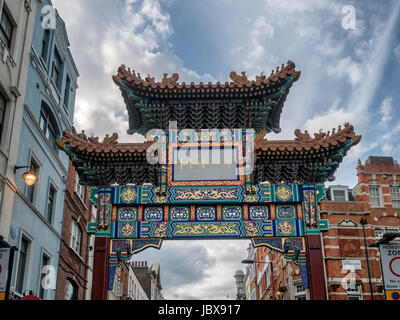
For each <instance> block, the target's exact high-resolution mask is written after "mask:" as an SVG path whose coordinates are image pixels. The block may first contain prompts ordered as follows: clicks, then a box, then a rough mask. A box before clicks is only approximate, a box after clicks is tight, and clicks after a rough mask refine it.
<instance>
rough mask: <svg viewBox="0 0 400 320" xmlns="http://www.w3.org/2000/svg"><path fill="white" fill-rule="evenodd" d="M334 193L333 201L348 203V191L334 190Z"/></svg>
mask: <svg viewBox="0 0 400 320" xmlns="http://www.w3.org/2000/svg"><path fill="white" fill-rule="evenodd" d="M332 191H333V201H346V191H345V190H339V189H336V190H335V189H334V190H332Z"/></svg>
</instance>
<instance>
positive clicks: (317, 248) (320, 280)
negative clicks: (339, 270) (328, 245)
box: [305, 234, 327, 300]
mask: <svg viewBox="0 0 400 320" xmlns="http://www.w3.org/2000/svg"><path fill="white" fill-rule="evenodd" d="M305 238H306V250H307V273H308V285H309V289H310V299H311V300H327V297H326V281H325V272H324V259H323V256H322V247H321V235H320V234H309V235H306V236H305Z"/></svg>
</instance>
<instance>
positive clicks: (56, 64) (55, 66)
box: [51, 46, 63, 94]
mask: <svg viewBox="0 0 400 320" xmlns="http://www.w3.org/2000/svg"><path fill="white" fill-rule="evenodd" d="M62 67H63V60H62V57H61V55H60V53H59V51H58V49H57V47H56V46H55V47H54V51H53V63H52V68H51V80H52V82H53V84H54V85H55V87H56V89H57V90H58V93H59V94H60V91H61V85H62V83H61V81H60V77H61V73H62ZM54 70H56V71H57V78H56V79H54Z"/></svg>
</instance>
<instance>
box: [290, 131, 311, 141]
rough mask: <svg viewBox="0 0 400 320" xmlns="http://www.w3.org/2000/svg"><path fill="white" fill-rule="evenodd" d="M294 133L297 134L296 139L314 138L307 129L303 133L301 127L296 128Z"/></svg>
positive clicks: (308, 139) (307, 139)
mask: <svg viewBox="0 0 400 320" xmlns="http://www.w3.org/2000/svg"><path fill="white" fill-rule="evenodd" d="M294 135H295V136H296V139H295V140H296V141H301V142H308V141H311V140H312V138H311V136H310V134H309V133H308V131H307V130H305V131H304V133H302V132H301V131H300V129H296V130H295V131H294Z"/></svg>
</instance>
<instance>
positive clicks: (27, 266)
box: [14, 230, 34, 297]
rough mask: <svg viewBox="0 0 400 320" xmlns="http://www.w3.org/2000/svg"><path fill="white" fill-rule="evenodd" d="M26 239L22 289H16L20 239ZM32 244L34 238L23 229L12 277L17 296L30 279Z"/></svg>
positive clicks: (21, 294) (20, 294)
mask: <svg viewBox="0 0 400 320" xmlns="http://www.w3.org/2000/svg"><path fill="white" fill-rule="evenodd" d="M24 239H25V240H26V241H27V243H28V245H27V250H26V254H25V266H24V271H23V279H22V291H21V292H20V291H18V286H19V283H18V282H19V281H18V279H19V275H20V273H19V272H18V271H19V265H20V261H21V247H22V241H23V240H24ZM33 245H34V238H33V237H32V236H31V235H30V234H29V233H27V232H26V231H25V230H22V231H21V235H20V239H19V246H18V249H19V250H18V260H17V261H16V270H15V272H16V275H15V279H14V288H15V294H16V295H17V296H20V297H22V296H23V294H24V292H25V290H26V286H27V283H29V281H30V269H31V257H32V250H33Z"/></svg>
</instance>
